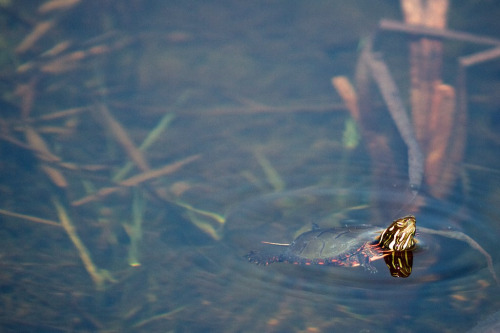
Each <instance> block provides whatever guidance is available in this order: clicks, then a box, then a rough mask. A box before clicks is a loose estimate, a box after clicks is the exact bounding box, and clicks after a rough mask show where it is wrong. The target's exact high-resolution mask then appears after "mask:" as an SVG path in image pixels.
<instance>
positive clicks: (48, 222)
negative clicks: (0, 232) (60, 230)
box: [0, 209, 62, 227]
mask: <svg viewBox="0 0 500 333" xmlns="http://www.w3.org/2000/svg"><path fill="white" fill-rule="evenodd" d="M0 214H2V215H5V216H11V217H17V218H20V219H24V220H28V221H30V222H35V223H41V224H46V225H51V226H54V227H62V225H61V224H60V223H57V222H54V221H51V220H47V219H42V218H40V217H36V216H30V215H25V214H19V213H14V212H9V211H8V210H5V209H0Z"/></svg>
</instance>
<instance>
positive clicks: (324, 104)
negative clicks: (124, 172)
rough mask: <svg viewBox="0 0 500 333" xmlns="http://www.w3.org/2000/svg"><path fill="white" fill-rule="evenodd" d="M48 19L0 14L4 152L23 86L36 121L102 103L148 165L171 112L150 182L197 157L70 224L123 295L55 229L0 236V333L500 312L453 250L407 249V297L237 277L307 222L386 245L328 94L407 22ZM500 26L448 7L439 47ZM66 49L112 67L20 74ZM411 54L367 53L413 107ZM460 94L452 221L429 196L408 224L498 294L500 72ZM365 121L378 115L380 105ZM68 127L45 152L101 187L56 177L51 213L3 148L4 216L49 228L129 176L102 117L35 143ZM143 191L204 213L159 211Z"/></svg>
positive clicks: (39, 179)
mask: <svg viewBox="0 0 500 333" xmlns="http://www.w3.org/2000/svg"><path fill="white" fill-rule="evenodd" d="M38 5H39V3H38V2H32V1H25V2H24V4H23V5H22V6H21V5H20V3H18V2H12V3H10V4H9V3H8V2H6V4H5V5H4V9H5V11H4V12H3V13H2V14H0V24H2V33H0V38H1V39H0V43H2V45H3V47H2V51H1V52H0V68H1V70H0V73H2V82H0V87H1V89H2V111H1V115H2V116H1V117H2V120H4V121H6V123H7V124H8V125H9V127H10V128H11V131H12V133H14V134H12V135H13V136H15V137H18V138H19V139H20V140H23V137H22V135H19V131H20V130H19V128H21V127H22V123H21V122H20V120H19V119H20V117H19V112H20V111H19V109H20V102H19V98H18V97H16V94H15V93H14V88H13V87H15V86H16V85H18V84H20V83H24V82H30V80H31V79H32V78H35V81H36V87H37V89H36V91H37V93H36V99H35V103H34V106H33V110H32V114H33V117H34V118H36V117H40V116H42V115H47V114H51V113H52V112H55V111H59V110H65V109H69V108H75V107H90V108H92V106H95V104H96V103H97V101H99V102H100V103H105V104H106V106H107V107H108V108H109V109H110V112H112V114H114V115H115V117H116V118H117V119H118V120H119V121H120V123H121V124H122V125H123V126H124V127H125V128H126V129H127V132H128V133H129V135H130V136H131V137H132V138H133V139H134V141H135V142H136V143H137V144H138V143H140V142H141V141H142V140H143V139H144V137H145V136H146V135H147V133H148V132H149V131H151V129H152V128H153V127H154V126H155V125H156V124H157V123H158V122H159V121H160V119H161V118H162V117H163V115H165V114H167V113H170V114H172V115H173V117H174V118H173V121H172V123H171V124H170V126H169V127H168V129H167V130H166V131H165V133H164V134H163V135H162V136H161V137H160V139H159V140H158V141H157V142H156V143H155V144H154V145H153V146H152V147H151V148H149V149H148V151H147V154H146V156H147V158H148V161H149V162H150V163H151V165H152V166H153V167H156V168H158V167H161V166H163V165H165V164H168V163H171V162H174V161H177V160H180V159H182V158H185V157H187V156H191V155H194V154H200V157H199V159H198V160H196V161H195V162H193V163H191V164H188V165H186V166H184V167H183V168H181V169H180V170H178V171H177V172H175V173H173V174H171V175H168V176H165V177H161V178H160V179H156V180H154V181H153V182H151V183H150V184H149V185H143V186H139V188H138V189H137V190H136V191H135V192H136V193H135V194H134V193H133V192H134V191H122V192H119V193H117V194H114V195H110V196H107V197H105V198H103V199H101V200H98V201H97V202H93V203H91V204H87V205H83V206H79V207H73V208H68V211H69V214H70V215H71V217H72V219H73V222H74V224H75V226H76V229H77V232H78V234H79V236H80V237H81V239H82V241H83V242H84V243H85V244H86V246H87V247H88V249H89V252H90V253H91V256H92V258H93V259H94V261H95V263H96V265H97V266H98V267H99V268H103V269H106V270H108V271H109V272H111V274H112V275H113V277H114V279H115V282H113V283H108V284H107V285H106V288H105V289H104V290H96V288H95V286H94V284H93V283H92V280H91V279H90V278H89V275H88V274H87V272H86V271H85V269H84V267H83V266H82V263H81V260H80V258H79V256H78V252H77V251H76V250H75V247H74V246H73V244H72V243H71V241H70V240H69V238H68V236H67V234H66V233H65V232H64V231H63V230H62V228H59V227H53V226H47V225H42V224H37V223H34V222H30V221H27V220H25V219H15V218H12V217H5V216H1V217H0V223H1V224H0V237H1V242H0V309H1V310H0V327H1V330H2V331H5V332H73V331H76V332H80V331H82V332H85V331H88V332H95V331H102V332H124V331H125V332H127V331H130V332H134V331H146V332H210V331H213V332H256V331H258V332H387V331H392V332H422V331H426V332H466V331H467V330H469V329H470V328H472V327H473V326H474V325H475V324H476V323H477V322H478V321H480V320H483V319H484V318H486V317H487V316H488V315H490V314H492V313H495V312H497V311H498V309H499V308H500V301H499V300H500V297H499V296H500V295H499V294H500V292H499V291H500V289H499V286H498V285H497V284H496V283H495V281H494V279H493V277H492V275H491V273H490V272H489V271H488V269H487V264H486V259H485V257H484V256H483V255H481V254H480V253H479V252H478V251H476V250H475V249H473V248H472V247H471V246H470V245H469V244H467V243H464V242H462V241H459V240H454V239H450V238H447V237H440V236H433V235H425V234H424V233H420V234H419V239H420V240H421V250H420V251H417V252H416V253H415V256H414V265H413V272H412V275H411V276H410V277H409V278H407V279H395V278H392V277H391V276H390V274H389V272H388V271H387V268H386V267H385V264H384V263H383V262H382V261H377V262H375V263H374V264H375V266H376V267H377V269H378V273H376V274H368V273H366V272H364V271H363V269H362V268H332V267H319V266H318V267H301V266H295V265H286V264H276V265H271V266H269V267H262V266H256V265H252V264H249V263H248V262H246V260H245V258H244V257H243V256H244V255H245V254H246V253H247V252H248V251H249V250H252V249H256V248H259V247H262V246H263V245H262V244H261V243H260V242H261V241H271V242H281V243H287V242H290V241H291V240H293V238H294V237H296V236H297V234H299V233H300V232H303V231H306V230H308V229H309V228H310V227H311V225H312V223H316V224H319V225H320V226H322V227H330V226H342V225H344V224H349V223H352V224H357V223H359V224H372V225H376V226H380V227H384V226H386V225H387V224H388V221H387V220H385V219H384V220H376V219H373V216H374V214H372V213H373V211H375V210H376V209H377V207H373V205H372V204H371V199H372V198H373V194H374V193H377V191H378V189H377V188H375V187H374V186H373V185H372V184H371V182H370V174H371V166H370V159H369V156H368V154H367V152H366V150H365V148H364V144H365V143H364V142H360V143H359V144H358V146H357V147H356V148H354V149H348V148H347V147H346V145H345V141H343V138H344V136H345V134H344V133H345V132H346V130H345V129H346V120H347V119H348V114H347V112H346V111H345V110H343V109H342V108H341V107H340V105H341V101H340V99H339V97H338V96H337V94H336V92H334V91H333V88H332V87H331V84H330V79H331V77H332V76H334V75H346V76H348V77H350V78H352V77H353V73H354V68H355V65H356V59H357V56H358V45H359V42H360V40H361V39H362V38H363V37H364V36H366V35H367V34H369V33H371V32H372V31H373V30H374V28H375V26H376V24H377V22H378V21H379V20H380V19H381V18H391V19H398V20H399V19H400V18H401V14H400V10H399V6H398V4H397V3H396V2H394V1H377V2H373V1H314V2H306V1H302V2H299V1H251V2H236V1H215V2H194V1H192V2H191V1H166V2H165V1H149V2H146V1H138V0H137V1H125V2H124V1H88V2H85V3H81V4H78V5H77V6H76V7H75V8H73V9H71V10H68V11H63V12H61V13H59V14H52V16H49V15H46V16H44V15H43V14H40V13H38V12H37V7H38ZM499 15H500V8H499V6H498V5H495V3H494V2H487V1H485V2H477V1H454V2H453V3H452V4H451V9H450V13H449V26H450V27H451V28H453V29H457V30H463V31H468V32H471V33H476V34H484V35H487V36H491V37H496V36H500V33H499V32H500V23H499V21H498V17H499ZM44 19H46V20H57V28H55V29H53V30H52V31H51V32H49V33H48V35H47V36H45V37H44V38H42V39H41V40H40V41H39V42H38V43H36V44H35V46H34V47H33V48H32V49H31V50H29V51H28V52H25V53H22V54H18V53H15V52H14V49H15V47H16V45H18V44H19V42H20V40H22V39H23V38H24V37H25V36H26V35H27V34H28V33H29V32H30V31H31V30H32V28H33V25H34V23H35V22H39V21H42V20H44ZM64 40H69V41H71V43H72V44H71V45H72V46H71V47H70V50H74V51H77V50H81V49H87V50H88V49H89V48H90V47H91V46H92V45H101V44H105V45H108V46H110V47H112V48H113V50H112V51H111V52H109V53H104V54H102V55H96V56H89V57H87V58H85V59H84V60H83V61H81V62H79V63H78V66H75V67H74V68H71V70H65V71H61V72H56V73H54V72H52V73H51V72H47V71H43V70H39V69H34V70H31V71H27V72H21V71H19V66H21V65H23V64H33V66H34V67H35V68H42V66H43V65H44V64H46V63H47V62H46V60H44V59H45V58H43V53H44V52H45V51H46V50H48V49H51V48H52V47H54V46H55V45H57V44H58V43H59V42H61V41H64ZM406 42H407V39H406V37H404V36H402V35H398V34H395V33H386V34H384V35H382V38H381V39H380V44H379V45H378V46H377V48H378V50H380V51H381V52H383V54H384V56H385V59H386V60H387V63H388V65H389V67H390V69H391V72H392V74H393V75H394V77H395V79H396V80H397V81H398V85H399V86H400V88H401V92H402V94H403V98H405V99H406V100H407V93H406V92H407V91H408V82H409V79H408V70H407V68H408V61H407V44H406ZM481 49H483V48H481V47H478V46H472V45H469V44H466V43H459V42H448V43H446V44H445V52H446V53H445V68H444V80H445V81H447V82H449V83H451V84H453V83H454V80H455V74H456V59H457V57H458V56H461V55H466V54H470V53H473V52H476V51H479V50H481ZM468 75H469V76H468V82H467V85H468V89H469V91H468V99H469V105H468V107H469V120H468V127H467V129H468V141H467V149H466V154H465V158H464V161H463V164H462V165H461V168H460V170H461V171H460V177H459V180H458V184H457V186H456V187H455V189H454V190H453V192H452V193H451V194H450V196H449V197H448V199H446V200H436V199H433V198H431V197H430V196H429V195H427V194H426V193H425V191H424V192H423V193H422V197H423V198H425V199H426V203H425V204H424V205H423V207H422V208H421V210H420V211H419V212H417V213H416V216H417V223H418V225H421V226H424V227H427V228H433V229H438V230H449V231H451V232H453V231H461V232H463V233H465V234H467V235H469V236H470V237H472V238H474V239H475V240H477V241H478V243H480V244H481V245H482V246H483V247H484V249H485V250H486V251H487V252H488V253H490V254H491V256H492V258H493V262H494V267H495V270H496V272H497V274H499V273H500V269H499V268H498V262H499V251H498V236H499V235H500V224H499V223H500V222H499V221H500V208H499V205H498V202H500V192H499V185H500V155H499V154H498V151H499V146H500V136H499V135H498V128H499V125H500V118H499V116H498V110H499V106H500V100H499V98H498V93H497V92H498V89H500V60H498V61H491V62H488V63H486V64H482V65H478V66H476V67H473V68H471V69H469V70H468ZM374 105H376V106H377V107H378V108H383V105H382V103H381V102H380V100H379V99H377V100H374ZM37 119H38V118H37ZM70 121H74V122H76V123H77V125H76V130H75V131H74V132H70V134H69V135H65V134H64V133H52V134H50V132H44V133H49V134H44V138H45V139H46V140H47V141H48V142H49V144H50V147H51V149H52V150H53V151H54V152H55V153H56V154H58V155H59V156H62V157H63V159H64V161H67V162H74V163H77V164H80V165H100V166H104V169H101V170H99V171H97V172H96V171H89V170H84V169H78V170H65V171H64V173H65V175H66V176H67V177H68V179H69V180H70V182H71V186H70V190H67V191H66V192H65V193H63V194H61V193H60V192H61V191H60V190H59V189H57V188H55V186H53V185H51V183H50V182H49V181H48V180H47V177H46V176H45V174H44V173H43V172H42V171H41V169H40V167H39V162H38V161H37V159H36V158H35V157H33V155H34V154H33V153H32V152H31V151H29V150H27V149H25V148H22V147H19V146H17V145H15V144H12V143H10V142H7V141H1V142H0V154H1V162H0V177H1V183H0V186H1V188H0V197H1V207H0V208H1V209H5V210H8V211H11V212H17V213H22V214H28V215H32V216H36V217H40V218H47V219H51V220H55V221H57V219H58V217H57V214H56V212H55V209H54V206H53V204H52V202H51V200H50V197H51V196H54V195H60V196H61V197H65V198H69V199H68V200H69V201H71V200H76V199H79V198H81V197H82V196H84V195H85V193H86V191H91V190H92V189H93V188H100V187H101V186H104V185H110V184H111V181H110V178H111V177H112V175H113V174H114V173H115V172H116V171H117V170H119V168H120V167H121V166H123V165H124V164H125V163H126V162H127V161H128V158H127V156H126V154H125V153H124V152H123V150H122V149H121V148H120V147H119V146H118V145H117V144H116V143H115V142H114V141H113V139H112V137H111V135H110V133H108V132H107V131H106V130H105V129H103V127H102V126H100V125H99V124H98V123H99V122H98V121H96V119H95V115H91V114H90V113H82V114H78V115H76V116H75V117H74V118H67V119H65V120H54V121H46V122H44V121H40V120H37V121H36V122H35V126H36V127H37V129H39V130H40V131H41V130H43V129H46V128H49V127H51V126H52V127H57V126H59V127H69V126H70V125H68V123H69V122H70ZM380 121H381V122H382V124H384V123H385V124H386V126H385V131H386V135H387V136H388V137H389V138H390V140H391V142H392V145H393V149H394V156H395V157H396V160H398V161H401V166H400V169H401V171H402V174H401V179H406V177H407V176H406V175H405V174H404V171H405V169H406V162H405V161H406V151H405V147H404V146H403V144H402V143H401V142H400V138H399V136H398V135H397V133H396V132H395V128H394V126H393V125H392V123H391V120H390V118H389V116H385V118H384V117H382V118H381V119H380ZM16 131H18V132H16ZM134 172H137V170H135V171H134ZM133 174H134V173H132V174H131V175H133ZM152 187H154V188H162V189H164V190H165V191H167V193H168V195H169V197H170V198H172V200H173V201H177V202H182V203H185V204H188V205H189V206H190V207H194V208H195V209H197V211H195V210H193V209H191V210H189V209H186V208H185V207H181V206H179V205H176V204H172V203H171V202H170V203H169V202H165V201H164V200H161V199H158V198H157V197H156V196H155V195H154V194H153V191H152V190H151V188H152ZM137 193H139V194H137ZM378 195H379V197H386V198H388V199H387V200H388V205H387V206H389V207H391V209H390V210H389V211H386V212H384V214H385V215H386V216H389V217H391V218H394V217H397V214H400V215H404V214H406V212H400V211H399V209H400V208H401V207H402V206H403V205H404V202H402V200H401V199H400V198H399V197H398V196H397V195H396V197H394V193H378ZM137 196H142V197H143V198H144V202H145V203H144V206H143V207H144V213H143V219H142V225H141V227H142V229H141V231H140V232H139V234H140V236H141V237H140V241H139V242H138V250H137V259H138V261H139V262H140V265H137V266H136V267H131V266H130V265H129V263H128V261H127V258H130V253H131V247H132V244H133V243H134V241H133V240H132V238H133V237H132V236H131V233H132V232H131V231H130V228H131V227H130V225H132V222H131V221H132V220H133V217H132V216H133V214H134V211H133V208H132V207H133V205H134V202H137V201H136V200H138V199H137V198H138V197H137ZM69 206H70V205H69V204H68V207H69ZM201 211H203V212H210V213H214V214H217V215H218V216H220V217H221V218H222V219H223V223H219V222H217V221H216V219H215V218H214V217H213V216H209V215H207V214H202V213H200V212H201ZM136 235H137V232H136Z"/></svg>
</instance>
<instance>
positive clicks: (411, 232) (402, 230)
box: [378, 215, 417, 251]
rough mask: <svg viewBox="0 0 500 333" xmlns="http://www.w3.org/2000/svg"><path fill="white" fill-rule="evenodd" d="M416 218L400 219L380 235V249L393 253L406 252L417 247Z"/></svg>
mask: <svg viewBox="0 0 500 333" xmlns="http://www.w3.org/2000/svg"><path fill="white" fill-rule="evenodd" d="M416 225H417V223H416V220H415V216H413V215H408V216H405V217H402V218H399V219H397V220H395V221H394V222H392V223H391V225H390V226H389V227H388V228H387V229H385V230H384V231H383V232H382V234H380V239H379V241H378V243H379V245H380V247H382V248H383V249H386V250H392V251H405V250H409V249H411V248H412V247H414V246H415V239H414V238H415V231H416Z"/></svg>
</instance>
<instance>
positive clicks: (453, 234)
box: [418, 227, 500, 285]
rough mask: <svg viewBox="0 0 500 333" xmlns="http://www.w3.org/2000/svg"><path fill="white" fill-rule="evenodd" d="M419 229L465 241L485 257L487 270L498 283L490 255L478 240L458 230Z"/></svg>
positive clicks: (499, 282)
mask: <svg viewBox="0 0 500 333" xmlns="http://www.w3.org/2000/svg"><path fill="white" fill-rule="evenodd" d="M418 229H419V230H420V231H423V232H426V233H429V234H434V235H440V236H444V237H448V238H453V239H458V240H461V241H464V242H466V243H467V244H469V246H470V247H472V248H473V249H476V250H478V251H479V252H480V253H481V254H482V255H483V256H484V257H485V259H486V262H487V263H488V270H489V271H490V273H491V275H492V276H493V279H495V281H496V283H497V284H499V285H500V280H498V277H497V274H496V273H495V269H494V268H493V260H492V259H491V256H490V254H489V253H488V252H486V250H485V249H483V247H482V246H481V245H479V243H478V242H476V241H475V240H474V239H472V238H471V237H470V236H467V235H466V234H464V233H463V232H460V231H447V230H433V229H429V228H424V227H419V228H418Z"/></svg>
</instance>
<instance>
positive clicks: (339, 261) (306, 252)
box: [246, 215, 416, 277]
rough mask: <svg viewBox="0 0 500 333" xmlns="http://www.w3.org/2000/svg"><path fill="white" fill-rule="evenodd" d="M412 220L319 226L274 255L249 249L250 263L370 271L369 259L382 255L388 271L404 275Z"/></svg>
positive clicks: (412, 239)
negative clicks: (378, 224) (381, 224)
mask: <svg viewBox="0 0 500 333" xmlns="http://www.w3.org/2000/svg"><path fill="white" fill-rule="evenodd" d="M415 230H416V220H415V217H414V216H412V215H409V216H405V217H402V218H399V219H397V220H395V221H394V222H392V223H391V225H390V226H389V227H387V228H386V229H385V230H382V231H381V230H380V229H379V228H377V227H370V226H359V227H345V228H332V229H319V228H313V230H311V231H308V232H305V233H303V234H301V235H300V236H298V237H297V238H296V239H295V240H294V241H293V242H292V243H291V244H289V245H288V244H276V243H268V244H274V245H286V250H285V251H283V252H281V253H278V254H268V253H260V252H254V251H252V252H250V253H249V254H247V256H246V257H247V258H248V260H249V261H250V262H253V263H256V264H262V265H268V264H271V263H273V262H286V263H293V264H304V265H333V266H346V267H356V266H363V267H364V268H365V269H366V270H368V271H370V272H372V273H374V272H376V271H377V270H376V268H375V267H373V266H372V265H371V262H372V261H375V260H378V259H381V258H384V259H385V262H386V264H387V266H388V267H389V269H390V271H391V274H392V275H393V276H395V277H408V276H410V274H411V268H412V261H413V259H412V258H413V257H412V253H411V250H412V249H413V248H414V247H415V244H416V240H415Z"/></svg>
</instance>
